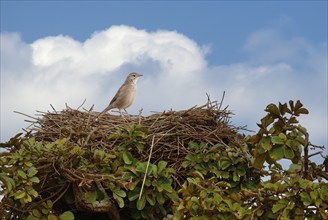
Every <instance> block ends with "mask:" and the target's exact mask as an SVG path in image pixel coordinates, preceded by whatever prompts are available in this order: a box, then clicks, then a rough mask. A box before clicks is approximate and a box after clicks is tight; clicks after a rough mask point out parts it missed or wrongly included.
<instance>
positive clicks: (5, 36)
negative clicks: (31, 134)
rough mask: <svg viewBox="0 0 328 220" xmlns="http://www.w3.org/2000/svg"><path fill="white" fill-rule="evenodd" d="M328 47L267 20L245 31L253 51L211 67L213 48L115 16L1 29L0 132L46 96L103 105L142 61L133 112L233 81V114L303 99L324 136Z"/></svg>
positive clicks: (313, 126) (248, 116)
mask: <svg viewBox="0 0 328 220" xmlns="http://www.w3.org/2000/svg"><path fill="white" fill-rule="evenodd" d="M326 49H327V48H326V45H325V44H322V45H315V46H314V45H312V44H311V43H309V42H307V41H306V40H305V39H303V38H293V39H289V38H286V37H284V36H283V34H282V33H281V32H279V31H278V30H271V29H268V30H260V31H258V32H254V33H253V34H251V35H250V36H249V38H248V39H246V42H245V46H244V50H245V52H246V53H247V54H249V59H248V60H245V62H243V63H232V64H230V65H219V66H213V67H209V66H208V65H207V62H206V56H205V55H206V52H207V51H208V48H207V47H206V46H203V45H198V44H197V43H196V42H194V41H193V40H191V39H189V38H188V37H187V36H184V35H182V34H180V33H177V32H174V31H166V30H159V31H156V32H147V31H145V30H139V29H135V28H133V27H128V26H112V27H110V28H109V29H107V30H104V31H99V32H96V33H94V34H93V35H92V36H91V37H90V38H89V39H87V40H86V41H85V42H79V41H77V40H74V39H73V38H71V37H69V36H62V35H59V36H50V37H46V38H41V39H38V40H36V41H35V42H33V43H32V44H27V43H24V42H23V40H22V39H21V38H20V36H19V34H16V33H2V34H1V77H2V80H1V113H2V114H1V141H4V140H6V139H8V138H9V137H10V136H12V135H13V134H15V133H16V132H18V131H19V129H20V128H21V127H25V126H24V124H22V120H23V118H22V116H19V115H16V114H14V113H13V111H14V110H16V111H21V112H24V113H27V114H30V115H33V114H34V112H35V110H41V111H46V110H48V109H50V107H49V104H52V105H53V106H55V108H56V109H62V108H64V105H65V103H68V105H70V106H72V107H77V106H79V105H80V104H81V103H82V101H83V100H84V99H85V98H86V99H87V103H86V107H88V106H91V105H92V104H95V110H97V111H101V110H102V109H103V108H104V107H105V106H106V105H107V104H108V102H109V101H110V99H111V97H112V96H113V95H114V94H115V92H116V90H117V89H118V87H119V86H120V84H121V83H122V81H123V80H124V79H125V76H126V75H127V74H128V73H129V72H131V71H139V72H140V73H142V74H143V75H144V77H143V78H142V79H141V80H140V81H139V85H138V86H139V91H138V96H137V99H136V102H135V104H134V105H133V106H132V107H131V108H130V109H129V112H130V113H137V112H138V110H139V109H140V108H141V107H142V108H143V109H144V114H149V113H150V111H163V110H167V109H170V108H173V109H184V108H188V107H191V106H193V105H195V104H202V103H204V102H205V101H206V96H205V93H206V92H207V93H209V94H211V97H212V98H213V99H220V97H221V95H222V92H223V91H226V99H225V103H224V104H226V105H229V106H230V108H231V109H232V110H234V112H235V113H236V116H235V117H234V119H233V123H234V124H237V125H248V126H249V127H250V128H251V129H255V128H256V127H255V123H256V122H257V121H258V120H259V119H260V117H261V116H262V115H263V114H264V112H263V109H264V108H265V106H266V105H267V104H268V103H270V102H274V103H277V102H278V101H282V102H285V101H288V100H289V99H294V100H296V99H301V100H302V101H303V102H304V104H305V105H306V106H307V107H309V110H310V112H311V114H310V115H309V116H306V117H304V124H305V126H307V127H308V128H309V130H310V132H311V133H312V134H313V138H314V139H315V140H317V141H318V142H320V144H325V145H326V144H327V143H326V142H327V139H326V134H327V125H326V124H322V121H327V113H326V112H327V90H326V89H327V84H326V82H327V76H326V71H327V70H326V64H327V55H326V54H325V52H324V51H326ZM302 121H303V120H302Z"/></svg>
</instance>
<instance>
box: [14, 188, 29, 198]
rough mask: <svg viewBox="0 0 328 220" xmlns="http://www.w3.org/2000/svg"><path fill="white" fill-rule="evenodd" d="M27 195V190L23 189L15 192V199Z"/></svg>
mask: <svg viewBox="0 0 328 220" xmlns="http://www.w3.org/2000/svg"><path fill="white" fill-rule="evenodd" d="M25 195H26V193H25V191H22V190H18V191H17V192H15V194H14V196H15V197H14V198H15V199H21V198H23V197H24V196H25Z"/></svg>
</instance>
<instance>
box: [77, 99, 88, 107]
mask: <svg viewBox="0 0 328 220" xmlns="http://www.w3.org/2000/svg"><path fill="white" fill-rule="evenodd" d="M85 101H87V98H85V99H84V100H83V102H82V104H81V105H80V106H79V107H77V110H79V109H80V108H81V107H82V106H83V105H84V103H85Z"/></svg>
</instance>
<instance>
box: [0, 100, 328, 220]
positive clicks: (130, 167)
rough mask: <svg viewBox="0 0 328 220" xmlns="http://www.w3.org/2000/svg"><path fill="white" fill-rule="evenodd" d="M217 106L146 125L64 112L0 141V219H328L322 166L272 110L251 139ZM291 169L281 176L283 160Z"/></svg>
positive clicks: (292, 112) (297, 130)
mask: <svg viewBox="0 0 328 220" xmlns="http://www.w3.org/2000/svg"><path fill="white" fill-rule="evenodd" d="M220 107H221V106H220V105H218V104H217V103H216V102H208V103H207V104H206V105H204V106H200V107H193V108H191V109H188V110H184V111H169V112H163V113H158V114H153V115H151V116H148V117H142V116H141V115H139V116H129V117H121V116H114V115H104V116H103V117H102V118H100V119H98V120H96V115H97V114H95V113H94V112H92V111H91V110H89V111H85V112H81V111H78V110H73V109H70V108H68V109H66V110H63V111H62V112H54V113H44V114H43V115H42V117H40V118H34V119H35V120H36V121H35V122H34V127H33V128H32V130H31V132H27V133H26V134H24V135H22V134H18V135H16V136H15V137H13V138H11V139H10V141H8V142H7V143H2V144H1V148H3V149H5V150H6V151H5V152H2V153H1V158H0V180H1V182H2V188H3V189H4V197H3V199H2V200H1V203H0V208H1V209H0V216H1V218H2V219H66V220H69V219H74V218H75V219H91V218H96V219H164V218H167V219H305V218H307V219H327V218H328V213H327V209H328V201H327V198H328V184H327V179H328V174H327V167H328V159H327V157H326V159H325V161H324V163H323V164H321V165H317V164H315V163H314V162H311V161H310V158H311V157H312V156H314V155H317V154H319V153H320V152H315V153H313V154H309V150H310V149H309V148H311V149H312V148H320V149H323V147H318V146H315V145H313V144H312V143H311V142H310V140H309V134H308V133H307V131H306V129H305V128H303V127H302V126H301V125H300V124H299V122H298V120H297V117H298V116H299V115H301V114H307V113H308V111H307V110H306V109H305V108H303V106H302V104H301V103H300V102H299V101H297V102H296V103H294V102H293V101H290V102H289V103H288V104H287V103H284V104H281V103H279V105H274V104H270V105H268V106H267V108H266V112H267V115H266V116H265V117H264V118H262V119H261V122H260V123H259V124H258V126H259V128H260V129H259V131H258V132H257V133H256V134H255V135H249V136H245V135H241V134H240V133H239V131H240V129H241V128H236V127H233V126H232V125H230V124H229V118H230V115H231V113H230V112H229V111H228V110H227V109H226V108H225V109H223V110H221V109H220ZM283 160H284V161H286V160H287V161H290V166H289V168H288V169H283V167H282V165H281V161H283Z"/></svg>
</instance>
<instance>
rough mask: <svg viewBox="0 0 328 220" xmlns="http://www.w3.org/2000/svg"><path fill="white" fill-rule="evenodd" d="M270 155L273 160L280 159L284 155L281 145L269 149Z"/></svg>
mask: <svg viewBox="0 0 328 220" xmlns="http://www.w3.org/2000/svg"><path fill="white" fill-rule="evenodd" d="M269 154H270V157H271V158H272V159H274V160H280V159H282V158H283V157H284V149H283V147H282V146H278V147H274V148H273V149H271V150H270V151H269Z"/></svg>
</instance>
